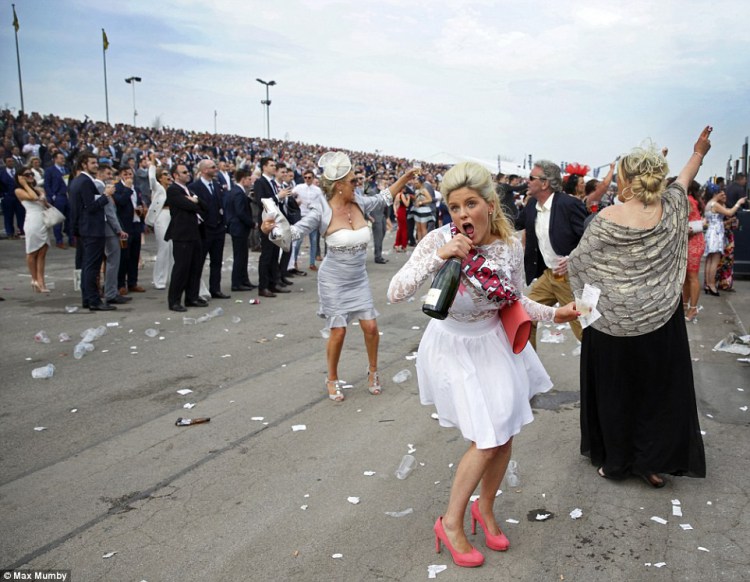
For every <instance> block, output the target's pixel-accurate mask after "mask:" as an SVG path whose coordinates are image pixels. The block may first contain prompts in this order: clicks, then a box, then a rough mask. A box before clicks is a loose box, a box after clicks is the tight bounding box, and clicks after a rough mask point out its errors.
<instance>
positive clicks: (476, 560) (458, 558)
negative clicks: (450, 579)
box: [433, 517, 484, 568]
mask: <svg viewBox="0 0 750 582" xmlns="http://www.w3.org/2000/svg"><path fill="white" fill-rule="evenodd" d="M433 529H434V530H435V551H436V552H437V553H438V554H439V553H440V542H443V543H444V544H445V547H446V548H448V551H449V552H450V553H451V557H452V558H453V563H454V564H456V566H461V567H463V568H476V567H477V566H481V565H482V564H484V556H483V555H482V554H481V553H480V552H479V550H477V549H476V548H474V547H472V548H471V551H470V552H467V553H466V554H459V553H458V552H457V551H456V550H455V549H454V548H453V546H452V545H451V542H450V540H449V539H448V536H447V535H446V533H445V529H443V518H442V517H438V518H437V521H436V522H435V527H434V528H433Z"/></svg>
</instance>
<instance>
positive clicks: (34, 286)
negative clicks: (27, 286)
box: [31, 279, 39, 293]
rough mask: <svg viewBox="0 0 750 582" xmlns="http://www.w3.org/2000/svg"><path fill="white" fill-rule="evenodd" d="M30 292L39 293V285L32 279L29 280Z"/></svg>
mask: <svg viewBox="0 0 750 582" xmlns="http://www.w3.org/2000/svg"><path fill="white" fill-rule="evenodd" d="M31 290H32V291H33V292H34V293H39V283H37V282H36V281H35V280H34V279H32V280H31Z"/></svg>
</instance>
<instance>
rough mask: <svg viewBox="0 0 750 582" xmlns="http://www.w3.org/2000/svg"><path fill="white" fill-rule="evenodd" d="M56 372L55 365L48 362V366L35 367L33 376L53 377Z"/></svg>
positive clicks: (32, 372) (32, 371)
mask: <svg viewBox="0 0 750 582" xmlns="http://www.w3.org/2000/svg"><path fill="white" fill-rule="evenodd" d="M54 373H55V365H54V364H47V365H46V366H42V367H41V368H34V369H33V370H31V377H32V378H52V376H53V374H54Z"/></svg>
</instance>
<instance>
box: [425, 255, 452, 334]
mask: <svg viewBox="0 0 750 582" xmlns="http://www.w3.org/2000/svg"><path fill="white" fill-rule="evenodd" d="M460 281H461V259H458V258H457V257H451V258H450V259H448V260H447V261H445V263H444V264H443V266H442V267H440V270H439V271H438V272H437V274H436V275H435V278H434V279H433V280H432V285H430V290H429V291H428V292H427V297H426V298H425V300H424V304H422V311H424V312H425V313H426V314H427V315H429V316H430V317H434V318H435V319H445V318H446V317H448V309H450V306H451V305H453V300H454V299H455V298H456V292H457V291H458V284H459V282H460Z"/></svg>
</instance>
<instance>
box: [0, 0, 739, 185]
mask: <svg viewBox="0 0 750 582" xmlns="http://www.w3.org/2000/svg"><path fill="white" fill-rule="evenodd" d="M15 5H16V11H17V14H18V18H19V22H20V30H19V44H20V50H21V66H22V73H23V87H24V101H25V106H26V109H27V110H28V111H39V112H42V113H55V114H58V115H62V116H73V117H83V115H84V114H88V115H89V116H90V117H92V118H93V119H96V120H104V119H105V99H104V73H103V64H102V37H101V29H102V28H104V29H105V30H106V32H107V36H108V39H109V43H110V46H109V50H108V51H107V72H108V84H109V90H108V93H109V117H110V121H111V122H127V123H132V119H133V94H132V89H131V87H130V86H129V85H127V84H126V83H125V82H124V79H125V78H126V77H130V76H134V75H135V76H140V77H141V78H142V79H143V81H142V83H140V84H138V85H137V86H136V90H135V98H136V108H137V110H138V114H139V115H138V124H139V125H151V124H152V123H153V121H154V119H155V118H157V117H159V118H161V120H162V122H163V124H165V125H169V126H171V127H182V128H186V129H192V130H201V131H213V129H214V111H216V112H217V115H216V126H217V128H218V131H219V132H222V133H223V132H228V133H237V134H241V135H247V136H258V135H261V136H262V135H265V133H266V127H265V113H264V108H263V106H262V105H261V103H260V101H261V100H262V99H265V88H264V87H263V86H262V85H260V84H259V83H258V82H256V78H258V77H259V78H261V79H264V80H266V81H270V80H275V81H276V83H277V84H276V86H274V87H272V88H271V95H270V97H271V100H272V102H273V103H272V105H271V111H270V113H271V135H272V137H275V138H288V139H293V140H299V141H303V142H311V143H321V144H325V145H329V146H331V147H344V148H349V149H354V150H363V151H375V150H378V151H381V152H383V153H387V154H394V155H400V156H405V157H409V158H419V159H425V158H428V157H429V156H432V155H434V154H436V153H438V152H451V153H454V154H459V155H468V156H475V157H478V158H483V159H489V160H496V159H497V157H498V156H502V157H503V158H504V159H507V160H512V161H515V162H518V163H521V162H522V160H523V159H524V158H525V157H527V156H528V155H529V154H531V155H533V156H534V158H535V159H540V158H548V159H551V160H554V161H556V162H557V161H567V162H579V163H582V164H587V165H589V166H592V167H595V166H600V165H604V164H606V163H607V162H608V161H610V160H612V159H613V158H614V157H615V156H616V155H618V154H620V153H622V152H624V151H627V150H629V149H630V148H632V147H633V146H636V145H638V144H639V143H640V142H641V141H642V140H644V139H645V138H651V139H653V140H654V141H655V142H656V143H657V144H658V145H659V146H662V145H666V146H668V147H669V148H670V155H669V158H670V161H671V162H672V166H673V169H674V170H675V171H677V170H679V168H681V167H682V165H683V164H684V162H685V160H686V159H687V157H688V156H689V155H690V152H691V151H692V144H693V143H694V141H695V138H696V137H697V135H698V133H699V132H700V130H701V128H702V127H703V126H704V125H706V124H710V125H712V126H713V127H714V135H713V137H712V142H713V144H714V146H713V149H712V151H711V153H710V154H709V156H708V158H707V160H706V162H705V164H704V167H703V170H702V171H701V173H700V174H699V179H701V180H705V179H706V178H708V177H709V176H710V175H712V174H718V175H723V174H724V173H725V170H726V164H727V160H728V159H729V157H730V155H731V156H732V157H733V158H734V159H736V158H737V157H738V155H739V153H740V150H741V146H742V144H743V143H744V140H745V137H746V136H747V135H748V134H749V133H750V107H748V103H750V90H749V89H750V80H749V79H748V75H747V71H748V65H749V64H750V58H748V56H749V55H750V50H748V49H749V47H750V37H749V36H748V34H747V22H746V21H747V14H748V12H747V7H746V3H745V2H743V1H742V0H714V1H712V2H705V0H701V1H700V2H698V1H694V0H656V1H653V0H649V1H645V0H629V1H627V2H623V1H619V0H616V1H593V0H580V1H576V0H547V1H538V2H537V1H527V2H523V1H518V0H516V1H490V0H485V1H483V0H413V1H412V0H398V1H396V0H377V1H373V0H356V1H352V0H345V1H338V0H275V1H273V2H270V1H268V0H266V1H263V2H261V1H258V0H212V1H208V2H207V1H205V0H200V1H198V0H150V1H145V0H127V1H119V2H101V1H94V0H15ZM11 22H12V10H11V3H10V2H9V1H7V0H3V2H2V6H1V8H0V43H1V44H0V47H2V53H3V55H4V58H3V59H2V60H1V62H0V75H1V77H0V78H2V79H3V83H2V85H1V86H0V106H3V107H6V106H7V107H11V108H18V107H19V106H20V97H19V91H18V81H17V79H18V77H17V71H16V61H15V45H14V37H13V36H14V35H13V32H14V31H13V27H12V25H11Z"/></svg>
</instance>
